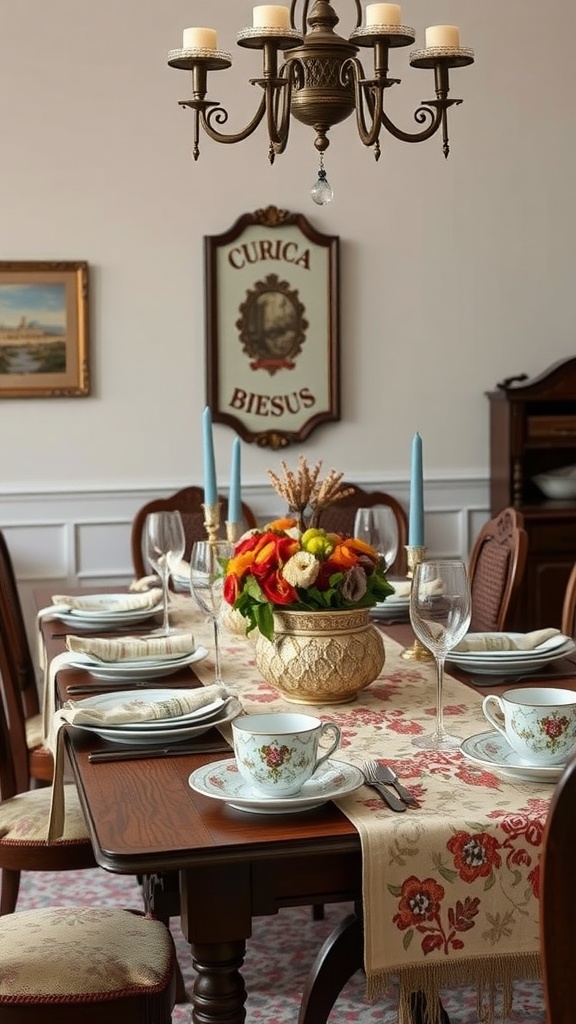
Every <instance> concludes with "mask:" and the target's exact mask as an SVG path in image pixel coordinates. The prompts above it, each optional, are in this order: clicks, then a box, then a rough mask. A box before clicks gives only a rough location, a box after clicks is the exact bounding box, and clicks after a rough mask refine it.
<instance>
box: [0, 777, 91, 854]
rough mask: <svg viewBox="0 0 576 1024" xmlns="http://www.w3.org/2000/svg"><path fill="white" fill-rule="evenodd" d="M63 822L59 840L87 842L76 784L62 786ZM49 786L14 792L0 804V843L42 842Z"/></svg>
mask: <svg viewBox="0 0 576 1024" xmlns="http://www.w3.org/2000/svg"><path fill="white" fill-rule="evenodd" d="M64 793H65V800H66V819H65V820H66V825H65V828H64V833H63V835H62V837H61V839H60V840H59V842H79V841H82V842H86V843H89V842H90V836H89V833H88V828H87V826H86V821H85V818H84V813H83V811H82V808H81V806H80V801H79V799H78V792H77V790H76V786H75V785H73V784H70V785H66V786H64ZM51 797H52V787H51V786H46V787H44V788H43V789H31V790H27V791H26V792H25V793H18V795H17V796H13V797H11V798H10V799H9V800H5V801H4V802H3V803H1V804H0V845H1V844H2V843H11V842H12V843H23V842H26V843H45V842H46V841H47V838H48V819H49V815H50V800H51Z"/></svg>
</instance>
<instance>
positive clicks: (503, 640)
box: [453, 628, 560, 651]
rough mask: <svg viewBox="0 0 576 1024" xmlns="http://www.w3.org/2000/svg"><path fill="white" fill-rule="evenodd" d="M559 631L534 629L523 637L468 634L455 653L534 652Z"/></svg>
mask: <svg viewBox="0 0 576 1024" xmlns="http://www.w3.org/2000/svg"><path fill="white" fill-rule="evenodd" d="M559 633H560V630H559V629H553V628H550V629H534V630H532V632H531V633H524V634H523V635H522V636H516V637H514V636H510V634H509V633H468V636H465V637H464V639H463V640H461V641H460V643H459V644H458V646H457V647H454V648H453V650H454V651H534V650H536V648H537V647H540V644H543V643H545V642H546V640H550V639H551V638H552V637H553V636H558V634H559Z"/></svg>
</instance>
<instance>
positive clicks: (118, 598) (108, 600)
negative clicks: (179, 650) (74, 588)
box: [54, 594, 162, 629]
mask: <svg viewBox="0 0 576 1024" xmlns="http://www.w3.org/2000/svg"><path fill="white" fill-rule="evenodd" d="M82 596H83V598H85V599H87V600H89V601H91V602H94V604H97V605H98V606H99V607H98V608H97V609H96V608H90V609H86V608H70V609H69V611H55V612H54V614H55V615H57V617H58V618H59V619H61V621H62V622H63V623H64V624H65V625H66V626H72V628H73V629H82V628H83V627H96V628H98V629H114V628H118V627H119V628H123V627H124V626H132V625H135V624H136V623H137V622H145V621H146V620H147V619H150V618H152V617H153V616H154V615H157V614H158V612H161V611H162V603H161V602H160V603H159V604H157V605H155V606H154V607H153V608H131V609H122V608H118V607H115V605H116V606H117V605H118V604H121V602H122V601H125V600H126V594H85V595H84V594H83V595H82ZM57 607H58V606H57V605H56V606H55V608H56V609H57Z"/></svg>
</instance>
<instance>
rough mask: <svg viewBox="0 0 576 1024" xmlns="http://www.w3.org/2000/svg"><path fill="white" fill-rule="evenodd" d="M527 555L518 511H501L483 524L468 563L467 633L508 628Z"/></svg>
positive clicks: (498, 630) (521, 519)
mask: <svg viewBox="0 0 576 1024" xmlns="http://www.w3.org/2000/svg"><path fill="white" fill-rule="evenodd" d="M527 554H528V535H527V533H526V531H525V529H524V517H523V515H522V513H521V512H518V511H517V510H516V509H514V508H505V509H503V511H502V512H500V514H499V515H497V516H494V518H493V519H490V520H489V522H487V523H485V524H484V526H483V527H482V529H481V530H480V533H479V534H478V536H477V538H476V540H475V542H474V545H473V548H472V551H471V553H470V558H469V561H468V575H469V578H470V588H471V591H472V619H471V621H470V632H472V633H482V632H501V631H502V630H503V629H507V628H509V627H510V623H511V619H512V615H513V614H514V610H515V607H516V602H517V599H518V595H519V590H520V586H521V584H522V579H523V577H524V570H525V568H526V557H527Z"/></svg>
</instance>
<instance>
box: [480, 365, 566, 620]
mask: <svg viewBox="0 0 576 1024" xmlns="http://www.w3.org/2000/svg"><path fill="white" fill-rule="evenodd" d="M487 397H488V400H489V402H490V508H491V515H496V514H497V513H498V512H500V511H501V510H502V509H503V508H505V507H506V506H508V505H512V506H513V507H514V508H516V509H518V510H519V511H520V512H521V513H522V514H523V516H524V526H525V529H526V531H527V533H528V562H527V565H526V575H525V580H524V584H523V586H522V593H521V597H520V601H519V605H518V608H517V612H516V616H515V623H514V625H515V626H516V628H518V629H520V630H528V629H537V628H539V627H541V626H559V625H560V618H561V611H562V601H563V597H564V590H565V587H566V583H567V581H568V576H569V573H570V570H571V568H572V565H573V564H574V562H576V499H572V500H562V501H558V500H551V499H549V498H546V497H545V496H544V494H543V493H542V492H541V490H540V489H539V488H538V486H537V484H536V483H535V482H534V477H535V476H536V475H537V474H539V473H543V472H546V471H549V470H552V469H558V468H559V467H561V466H572V465H576V357H574V358H571V359H566V360H563V361H561V362H558V363H555V364H554V365H553V366H551V367H549V368H548V369H547V370H545V371H544V372H543V373H541V374H540V375H539V376H537V377H533V378H532V379H528V378H526V377H525V376H522V377H516V378H510V379H508V380H506V381H503V382H502V383H501V384H499V385H498V386H497V388H496V390H495V391H490V392H487Z"/></svg>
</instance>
